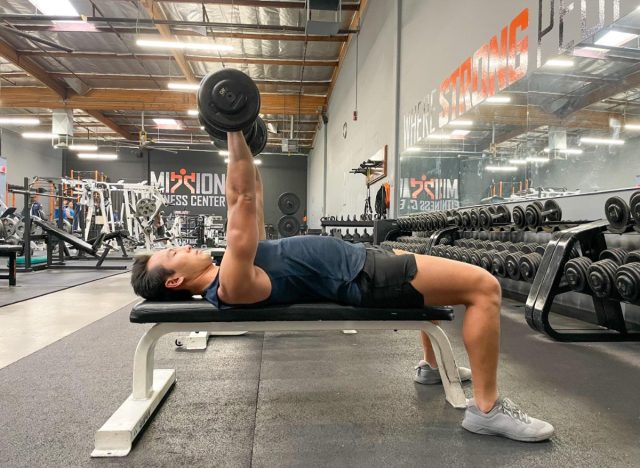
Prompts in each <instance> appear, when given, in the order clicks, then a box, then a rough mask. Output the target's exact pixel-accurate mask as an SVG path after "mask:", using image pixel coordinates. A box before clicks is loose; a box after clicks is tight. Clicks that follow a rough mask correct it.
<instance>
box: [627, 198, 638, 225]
mask: <svg viewBox="0 0 640 468" xmlns="http://www.w3.org/2000/svg"><path fill="white" fill-rule="evenodd" d="M629 208H630V209H631V216H632V217H633V219H634V220H635V221H636V223H637V224H640V190H636V191H635V192H633V194H632V195H631V198H630V199H629Z"/></svg>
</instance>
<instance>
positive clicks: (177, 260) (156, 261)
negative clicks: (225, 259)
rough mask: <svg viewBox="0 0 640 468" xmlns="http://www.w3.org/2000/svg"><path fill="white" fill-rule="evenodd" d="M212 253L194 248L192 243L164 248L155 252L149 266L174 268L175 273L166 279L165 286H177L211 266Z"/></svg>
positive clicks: (187, 281)
mask: <svg viewBox="0 0 640 468" xmlns="http://www.w3.org/2000/svg"><path fill="white" fill-rule="evenodd" d="M211 264H212V263H211V255H209V253H208V252H205V251H203V250H198V249H193V248H191V246H190V245H185V246H182V247H179V248H171V249H164V250H161V251H159V252H156V253H154V254H153V255H152V256H151V258H150V259H149V263H148V264H147V268H149V269H151V268H155V267H158V266H162V267H164V268H166V269H168V270H172V271H173V274H171V275H170V276H169V278H167V280H166V281H165V286H166V287H168V288H175V287H179V286H181V285H184V284H185V283H189V282H190V281H191V280H192V279H194V278H197V277H198V276H199V275H201V274H202V273H203V272H204V271H205V270H206V269H207V268H209V267H210V266H211Z"/></svg>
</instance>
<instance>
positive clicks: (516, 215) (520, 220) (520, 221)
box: [511, 206, 527, 229]
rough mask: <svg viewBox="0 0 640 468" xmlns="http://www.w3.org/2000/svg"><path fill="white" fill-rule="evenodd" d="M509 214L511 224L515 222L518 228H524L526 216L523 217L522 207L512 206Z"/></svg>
mask: <svg viewBox="0 0 640 468" xmlns="http://www.w3.org/2000/svg"><path fill="white" fill-rule="evenodd" d="M511 216H512V218H513V224H515V225H516V227H517V228H518V229H524V228H525V226H526V225H527V218H526V217H525V213H524V208H522V207H521V206H515V207H513V210H512V213H511Z"/></svg>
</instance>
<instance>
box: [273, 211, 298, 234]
mask: <svg viewBox="0 0 640 468" xmlns="http://www.w3.org/2000/svg"><path fill="white" fill-rule="evenodd" d="M278 232H279V233H280V235H281V236H282V237H291V236H295V235H296V234H298V232H300V222H299V221H298V218H296V217H295V216H291V215H284V216H283V217H282V218H280V220H279V221H278Z"/></svg>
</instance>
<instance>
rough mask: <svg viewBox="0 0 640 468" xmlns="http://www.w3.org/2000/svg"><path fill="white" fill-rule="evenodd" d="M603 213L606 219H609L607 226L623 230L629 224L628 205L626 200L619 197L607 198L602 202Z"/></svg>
mask: <svg viewBox="0 0 640 468" xmlns="http://www.w3.org/2000/svg"><path fill="white" fill-rule="evenodd" d="M636 203H637V202H636ZM604 213H605V216H606V217H607V221H609V226H611V227H612V228H613V229H615V230H624V229H625V228H626V227H627V225H628V224H629V218H630V211H629V206H628V205H627V202H625V201H624V200H623V199H622V198H620V197H611V198H609V199H607V201H606V202H605V204H604Z"/></svg>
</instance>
